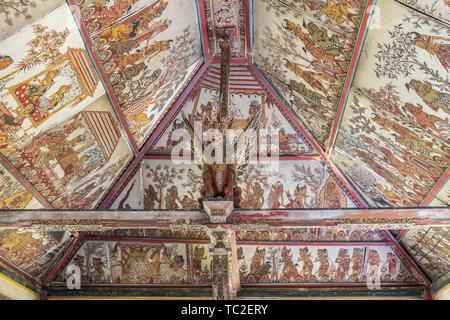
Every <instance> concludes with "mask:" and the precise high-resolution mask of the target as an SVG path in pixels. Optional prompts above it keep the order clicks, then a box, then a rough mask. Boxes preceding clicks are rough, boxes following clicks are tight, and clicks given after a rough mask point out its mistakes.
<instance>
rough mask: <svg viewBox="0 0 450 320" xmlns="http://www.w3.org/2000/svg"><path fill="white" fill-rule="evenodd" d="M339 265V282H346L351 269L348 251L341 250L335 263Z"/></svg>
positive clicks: (337, 273) (337, 276)
mask: <svg viewBox="0 0 450 320" xmlns="http://www.w3.org/2000/svg"><path fill="white" fill-rule="evenodd" d="M335 262H336V263H337V264H338V267H337V270H336V278H337V280H344V279H345V277H346V276H347V274H348V270H349V269H350V257H349V255H348V250H347V249H342V248H341V249H339V253H338V257H337V258H336V261H335Z"/></svg>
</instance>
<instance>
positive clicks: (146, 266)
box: [55, 240, 211, 284]
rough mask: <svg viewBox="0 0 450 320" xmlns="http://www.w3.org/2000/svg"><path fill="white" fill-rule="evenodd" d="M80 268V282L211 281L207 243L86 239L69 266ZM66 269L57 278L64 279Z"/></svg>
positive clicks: (57, 279)
mask: <svg viewBox="0 0 450 320" xmlns="http://www.w3.org/2000/svg"><path fill="white" fill-rule="evenodd" d="M71 265H75V266H77V267H79V268H80V270H81V283H82V284H90V283H98V284H101V283H105V284H106V283H107V284H194V283H210V282H211V255H210V254H209V251H208V245H205V244H184V243H162V242H153V241H152V242H133V241H126V242H125V241H112V240H111V241H94V240H88V241H85V242H84V243H83V245H82V247H81V248H80V249H79V250H78V252H77V253H76V254H75V256H74V257H73V258H72V260H71V262H70V263H69V265H68V267H70V266H71ZM65 277H66V270H63V271H62V272H61V273H59V275H58V276H57V277H56V279H55V281H56V282H65Z"/></svg>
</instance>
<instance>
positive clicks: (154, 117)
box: [123, 61, 200, 146]
mask: <svg viewBox="0 0 450 320" xmlns="http://www.w3.org/2000/svg"><path fill="white" fill-rule="evenodd" d="M199 63H200V61H197V62H195V63H194V64H193V65H191V66H190V67H189V68H188V69H186V70H184V71H183V72H181V73H180V74H178V75H177V76H176V77H175V78H174V79H172V80H170V81H168V82H167V83H165V84H164V85H163V86H161V87H160V88H159V89H158V90H157V91H156V92H154V93H153V94H150V95H148V96H146V97H145V98H143V99H141V100H140V101H138V102H137V103H136V104H134V105H132V106H131V107H129V108H126V109H125V110H123V113H124V115H125V118H126V120H127V122H128V126H129V128H130V130H131V133H132V134H133V137H134V139H135V141H136V143H137V144H138V146H142V144H143V143H144V142H145V141H146V138H147V137H148V136H149V135H150V134H151V133H152V132H153V129H154V128H155V126H156V125H157V124H158V121H159V120H160V119H161V116H163V115H164V113H166V112H167V111H168V108H170V106H171V105H172V103H174V102H175V100H176V98H177V93H178V92H179V91H180V90H181V89H182V87H183V85H185V84H186V81H187V80H188V79H189V78H190V77H192V75H193V72H195V70H196V68H197V67H198V65H199Z"/></svg>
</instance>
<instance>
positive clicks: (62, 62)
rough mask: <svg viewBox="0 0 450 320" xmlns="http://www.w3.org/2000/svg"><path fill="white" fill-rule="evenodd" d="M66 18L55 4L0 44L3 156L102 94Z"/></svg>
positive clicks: (64, 11) (65, 10)
mask: <svg viewBox="0 0 450 320" xmlns="http://www.w3.org/2000/svg"><path fill="white" fill-rule="evenodd" d="M67 16H70V10H69V9H68V8H67V6H61V7H59V8H57V9H56V10H54V11H52V12H50V13H49V14H47V15H46V16H45V17H44V18H42V19H40V20H38V21H36V22H35V23H34V24H31V25H29V26H26V27H24V28H22V29H21V30H20V31H18V32H17V33H16V34H14V35H13V36H11V37H9V38H7V39H6V40H3V41H1V42H0V46H1V48H2V52H1V54H0V152H2V153H3V154H5V155H7V154H9V153H11V152H13V151H15V150H16V149H17V148H19V147H23V146H24V145H25V144H26V143H27V141H29V140H30V139H31V138H32V137H33V136H36V135H38V134H39V133H40V132H42V131H44V130H45V129H48V128H50V127H52V126H54V125H55V124H57V123H58V122H61V121H64V120H65V119H68V118H70V117H71V116H73V115H75V114H76V113H78V112H80V111H81V110H82V109H83V108H84V107H86V106H87V105H89V104H90V103H92V102H93V101H95V100H96V99H98V98H99V97H100V96H102V95H103V94H105V91H104V89H103V87H102V86H101V85H99V79H98V76H97V74H96V73H95V71H94V68H93V66H92V64H91V62H90V59H89V56H88V54H87V52H86V51H85V50H84V43H83V40H82V39H81V36H80V34H79V32H78V30H77V27H76V25H75V22H74V21H72V20H71V19H70V20H69V19H66V18H65V17H67ZM62 111H64V112H62Z"/></svg>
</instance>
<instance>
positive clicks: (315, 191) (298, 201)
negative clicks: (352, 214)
mask: <svg viewBox="0 0 450 320" xmlns="http://www.w3.org/2000/svg"><path fill="white" fill-rule="evenodd" d="M331 172H332V171H331V170H330V169H329V168H328V167H327V165H326V164H324V163H322V162H319V161H281V162H280V164H279V168H274V167H273V166H271V165H269V164H265V163H263V162H261V163H258V164H255V165H249V166H248V167H247V168H246V170H245V172H244V174H243V175H242V176H241V177H240V179H239V180H238V186H239V187H241V188H242V201H241V207H242V208H249V209H276V208H287V209H289V208H348V207H355V206H357V203H358V202H357V201H356V200H355V199H354V198H352V196H351V193H350V192H349V191H348V189H346V188H345V187H343V186H341V184H342V183H340V182H338V181H339V180H337V179H336V177H333V176H334V174H333V175H332V174H331Z"/></svg>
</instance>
